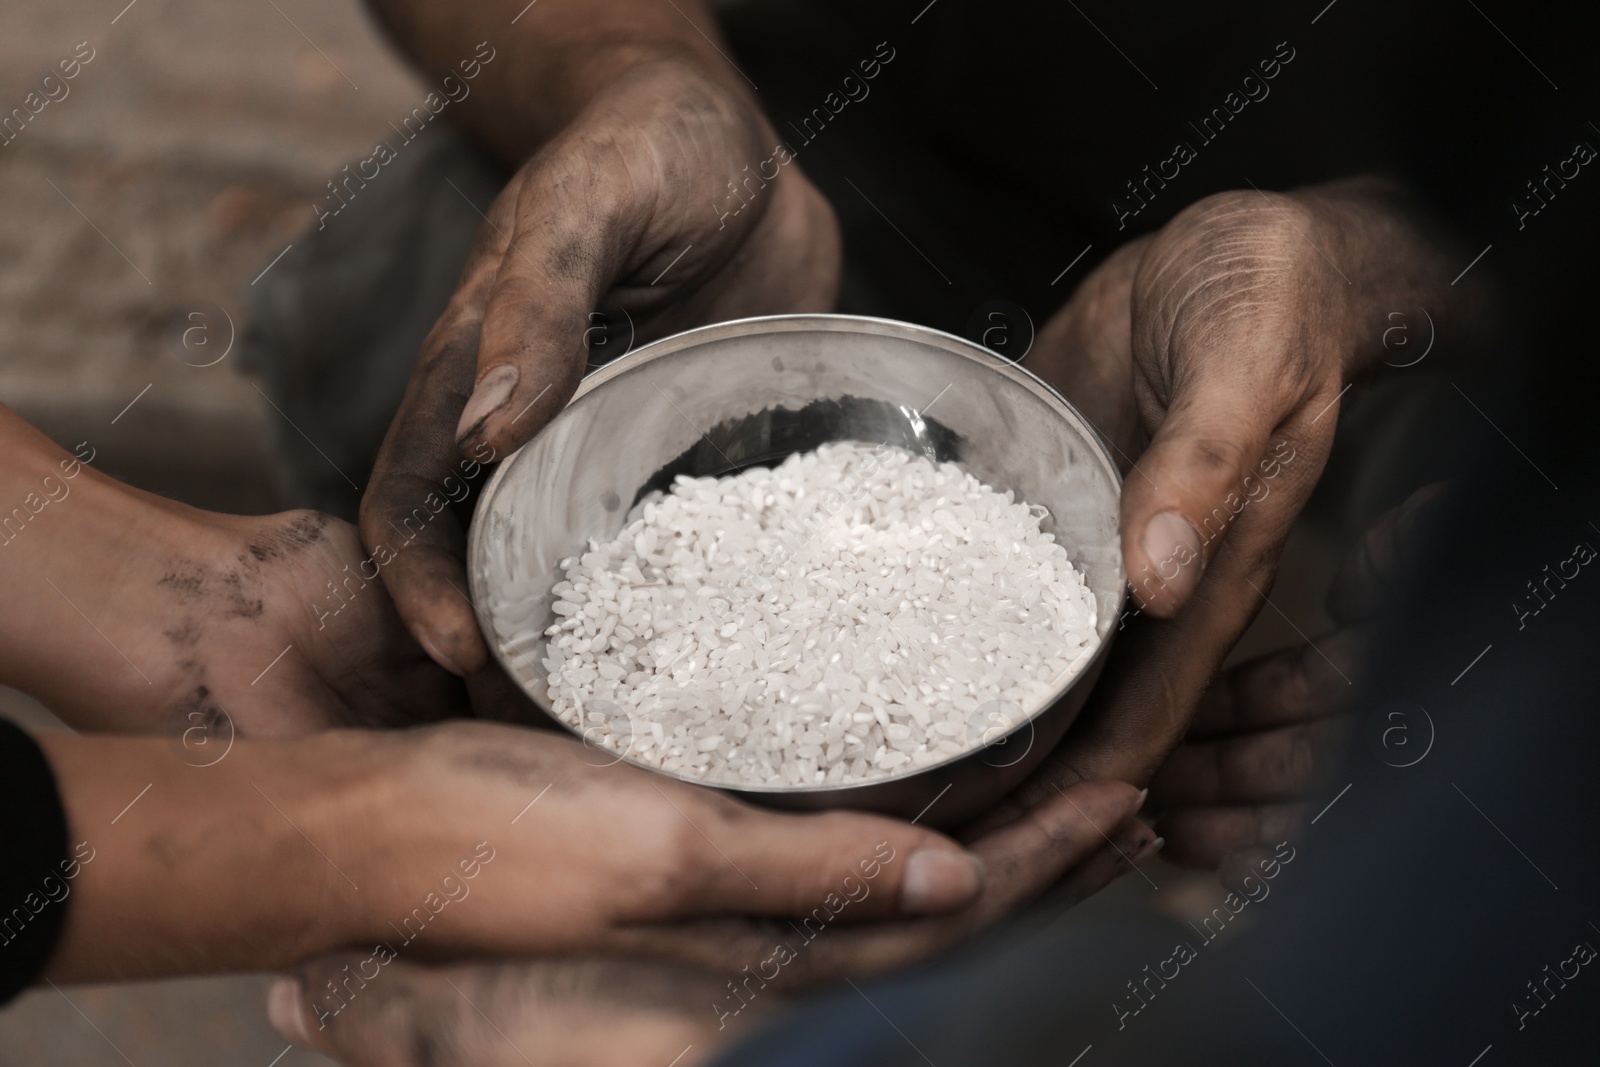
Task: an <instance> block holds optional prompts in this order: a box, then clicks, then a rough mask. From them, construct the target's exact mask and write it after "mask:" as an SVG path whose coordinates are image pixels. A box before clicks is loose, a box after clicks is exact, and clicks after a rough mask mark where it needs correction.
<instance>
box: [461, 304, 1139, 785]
mask: <svg viewBox="0 0 1600 1067" xmlns="http://www.w3.org/2000/svg"><path fill="white" fill-rule="evenodd" d="M808 330H811V331H821V332H824V333H857V334H862V335H866V336H873V337H893V338H897V339H900V340H908V341H919V342H923V343H927V344H932V345H933V346H934V347H937V348H940V349H943V350H944V351H946V352H949V353H950V354H952V355H957V356H962V357H964V358H966V359H969V360H972V361H973V362H975V363H981V364H983V365H984V366H986V367H988V368H989V369H991V370H993V371H995V372H997V373H999V374H1000V375H1001V376H1002V377H1004V378H1006V379H1008V380H1009V381H1011V382H1012V383H1013V384H1016V385H1019V386H1021V387H1023V388H1024V389H1026V390H1028V391H1029V392H1030V393H1032V394H1034V396H1036V397H1037V398H1038V399H1040V400H1041V401H1043V402H1044V403H1045V404H1046V405H1048V406H1049V407H1050V408H1052V409H1053V410H1054V411H1055V412H1056V414H1057V415H1058V416H1060V417H1061V418H1062V419H1063V420H1064V421H1066V422H1067V423H1069V424H1070V425H1071V426H1072V427H1073V428H1074V429H1075V430H1076V431H1077V432H1078V434H1079V436H1080V438H1081V439H1082V440H1083V442H1084V444H1086V445H1087V446H1088V447H1089V451H1090V453H1091V454H1092V455H1093V456H1094V457H1095V458H1097V459H1098V460H1099V461H1100V464H1101V466H1102V467H1103V468H1104V470H1105V473H1106V474H1107V475H1108V476H1109V477H1110V479H1111V484H1112V485H1113V486H1115V487H1117V488H1118V490H1119V491H1120V489H1121V486H1122V482H1123V478H1122V474H1121V472H1120V471H1118V470H1117V465H1116V463H1115V462H1114V461H1113V459H1112V458H1111V452H1110V447H1109V442H1108V441H1107V439H1106V438H1105V436H1104V435H1103V434H1102V433H1101V432H1100V430H1099V428H1098V427H1097V426H1095V425H1094V424H1093V423H1092V422H1090V421H1089V419H1088V418H1087V417H1086V416H1084V414H1083V413H1082V412H1080V411H1079V410H1078V409H1077V408H1076V407H1075V406H1073V404H1072V402H1071V401H1069V400H1067V398H1066V397H1064V396H1062V395H1061V393H1060V391H1058V390H1057V389H1056V388H1055V387H1054V386H1052V385H1051V384H1050V383H1048V382H1046V381H1045V380H1044V379H1042V378H1040V377H1039V376H1038V375H1037V374H1034V373H1033V372H1032V371H1030V370H1028V369H1027V368H1026V367H1023V366H1021V365H1020V364H1019V363H1016V362H1013V361H1012V360H1009V359H1006V358H1005V357H1003V356H999V355H996V354H995V353H993V352H991V351H990V350H989V349H987V348H985V347H983V346H982V345H980V344H977V343H976V342H974V341H970V340H968V339H967V338H965V337H958V336H956V335H955V334H952V333H947V332H945V331H944V330H938V329H935V328H933V327H931V326H922V325H919V324H917V323H912V322H903V321H901V320H899V319H886V318H880V317H876V316H871V315H849V314H840V313H837V312H827V313H823V312H816V313H800V314H787V315H757V316H750V317H746V318H741V319H727V320H725V321H722V322H716V323H712V324H710V325H707V326H697V327H693V328H691V329H688V330H683V331H681V332H679V333H675V334H670V335H668V336H666V337H662V338H659V339H657V340H655V341H650V342H648V343H646V344H643V345H640V346H639V347H638V348H635V349H633V350H631V351H628V352H624V353H623V354H622V355H620V356H618V357H616V358H615V359H613V360H611V361H610V362H609V363H606V364H605V365H603V366H601V367H599V368H597V369H595V370H593V371H591V372H590V373H588V374H587V375H585V376H584V378H583V380H582V381H581V382H579V384H578V388H577V389H576V390H575V391H574V392H573V394H572V397H571V399H569V400H568V401H567V402H566V404H564V405H562V408H561V410H560V411H558V412H556V414H555V415H554V416H552V417H551V419H550V422H549V423H546V427H548V426H549V425H551V424H553V423H554V422H555V421H556V420H557V419H559V418H561V416H562V415H564V414H565V413H566V412H567V410H568V409H570V408H571V407H572V406H573V405H574V404H576V403H577V402H578V401H579V400H581V399H583V398H584V397H585V396H588V395H589V394H590V393H593V392H594V391H595V390H597V389H599V388H601V387H602V386H604V385H605V384H606V383H607V382H609V381H611V380H613V379H615V378H618V377H621V376H622V375H624V374H627V373H629V372H630V371H633V370H636V369H638V368H639V367H642V366H644V365H645V364H647V363H652V362H654V361H655V360H657V359H661V358H663V357H666V356H670V355H674V354H676V353H678V352H682V351H684V350H686V349H691V348H695V347H698V346H699V345H701V344H704V343H707V342H711V341H722V340H729V339H733V338H739V337H752V336H759V335H763V334H774V333H802V332H805V331H808ZM941 395H942V394H941ZM937 399H938V398H937V397H935V398H934V400H937ZM927 406H928V407H932V406H933V400H930V401H929V402H928V405H927ZM923 410H926V408H923V409H919V411H918V414H920V413H921V411H923ZM544 432H545V430H544V429H542V428H541V429H540V431H539V433H538V434H535V435H534V436H533V437H532V438H530V439H529V440H528V442H527V443H526V444H524V445H522V446H521V447H520V448H517V449H515V450H514V451H512V452H510V453H509V454H507V455H506V456H505V457H504V458H503V459H501V460H500V461H499V462H498V463H497V465H496V467H495V470H494V473H493V474H491V475H490V476H489V480H488V481H487V482H485V483H484V487H483V490H482V492H481V493H480V494H479V497H478V501H477V504H476V505H475V506H474V509H473V519H472V523H471V526H470V528H469V530H468V533H467V590H468V592H469V593H470V594H471V598H472V602H473V603H472V606H473V610H474V613H475V614H476V615H477V616H478V617H479V621H480V623H483V624H487V626H486V628H487V630H488V631H489V632H488V633H485V634H484V635H483V637H484V641H485V643H486V644H488V646H489V651H490V653H491V654H492V655H493V656H494V658H495V661H496V662H497V663H499V665H500V667H501V669H502V670H504V671H505V673H506V674H507V675H508V676H509V677H510V678H511V680H512V681H513V682H515V683H516V685H517V688H519V689H521V690H522V692H523V694H524V695H525V696H526V697H527V698H528V700H529V701H530V702H532V703H533V705H534V706H535V707H537V708H538V709H539V710H540V711H541V712H543V713H544V715H545V716H546V717H547V718H549V719H550V720H551V721H552V722H555V723H558V724H559V725H560V726H561V728H562V729H563V730H565V731H566V732H567V733H568V734H570V735H572V736H573V737H575V738H576V739H577V740H579V741H581V742H582V743H583V744H584V746H585V747H592V748H594V749H596V750H597V751H600V752H604V753H605V754H606V755H608V756H613V757H615V759H614V760H613V763H628V764H630V765H632V766H634V767H638V768H641V769H643V770H647V771H651V772H653V773H655V774H661V775H665V776H667V777H669V778H675V779H677V780H678V781H680V782H686V783H688V784H690V785H698V786H704V787H707V788H712V789H721V790H728V791H733V792H737V793H750V794H776V795H781V794H805V793H824V792H839V793H849V792H851V791H853V790H866V789H873V788H877V787H881V786H884V785H887V784H889V783H891V782H899V781H904V780H907V779H910V778H915V777H918V776H921V775H924V774H928V773H931V772H933V771H937V770H939V769H940V768H948V767H950V766H951V765H952V764H955V763H958V762H961V761H963V760H967V759H970V758H971V757H972V756H974V755H976V754H977V753H980V752H983V751H985V750H986V749H988V748H991V747H993V746H994V745H997V744H1000V743H1003V742H1005V741H1008V740H1010V739H1011V738H1012V737H1014V736H1016V735H1017V734H1018V733H1020V732H1021V731H1022V730H1023V729H1024V728H1027V729H1029V730H1030V742H1029V747H1030V751H1031V747H1032V741H1031V737H1032V734H1031V731H1032V729H1033V726H1034V723H1035V722H1036V721H1037V720H1038V719H1039V718H1040V717H1041V716H1042V715H1044V714H1045V713H1046V712H1047V711H1049V710H1050V709H1051V708H1052V707H1054V706H1055V705H1056V704H1057V703H1059V702H1060V701H1062V700H1063V699H1065V698H1066V696H1067V694H1068V693H1069V692H1071V691H1072V689H1073V687H1074V686H1076V685H1077V684H1078V682H1079V681H1080V680H1081V679H1083V678H1084V677H1086V676H1091V675H1094V674H1096V673H1097V672H1095V671H1094V669H1093V668H1094V667H1095V664H1096V663H1097V662H1098V661H1099V660H1100V659H1101V658H1102V657H1103V656H1104V655H1105V654H1106V652H1107V650H1108V649H1109V648H1110V646H1111V638H1112V637H1113V636H1114V633H1115V631H1114V630H1108V631H1107V632H1106V634H1105V636H1103V637H1099V638H1098V641H1097V644H1096V646H1095V648H1094V650H1093V651H1092V652H1091V653H1090V654H1089V656H1087V657H1086V658H1085V659H1084V660H1083V661H1082V663H1081V664H1079V666H1078V668H1077V669H1076V670H1075V671H1074V672H1073V673H1072V675H1071V677H1070V678H1068V679H1067V680H1066V682H1065V683H1063V684H1062V685H1061V686H1060V688H1059V689H1057V690H1056V691H1055V692H1054V693H1053V694H1052V695H1051V696H1050V697H1049V698H1048V699H1047V700H1045V701H1043V702H1041V703H1040V705H1039V706H1038V707H1037V708H1035V709H1034V710H1033V711H1031V712H1030V713H1028V714H1027V715H1026V716H1025V717H1024V718H1023V719H1022V721H1020V722H1019V723H1017V724H1016V725H1015V726H1013V727H1012V728H1011V729H1010V730H1008V731H1007V732H1006V733H1005V734H1004V735H1002V736H1001V737H998V738H994V739H993V740H991V741H988V742H985V743H984V744H983V745H981V746H977V747H972V748H967V749H965V750H963V751H962V752H959V753H957V754H955V755H953V756H947V757H945V758H944V759H942V760H940V761H939V762H937V763H929V764H926V765H923V766H920V767H908V768H906V769H904V770H899V771H896V772H895V773H893V774H886V775H883V776H882V777H877V778H869V779H867V780H865V781H858V782H817V783H813V784H809V785H768V784H765V783H749V782H718V781H713V780H708V779H705V778H696V777H692V776H689V775H686V774H680V773H679V772H677V771H670V770H667V769H666V768H664V767H659V766H656V765H654V764H650V763H645V762H642V761H640V760H636V759H633V758H632V757H630V756H628V755H626V754H623V753H619V752H617V751H616V750H615V749H611V748H607V747H605V746H603V745H600V744H598V743H595V742H591V741H589V739H588V738H587V737H585V736H584V734H583V733H582V732H581V731H580V730H579V729H578V728H577V727H574V726H573V725H572V724H571V723H568V722H567V721H565V720H564V719H562V718H561V717H560V716H558V715H557V714H556V713H555V712H553V711H551V710H550V709H549V708H547V707H545V705H544V704H543V702H541V701H540V700H538V699H537V698H536V697H535V696H534V695H533V693H531V692H529V690H528V686H527V685H526V684H525V683H524V682H523V680H522V677H521V675H520V673H519V671H518V669H517V667H516V665H515V663H514V662H513V659H514V657H512V656H510V655H509V654H508V653H507V651H506V650H505V649H504V648H503V647H502V644H503V642H501V641H500V640H499V639H498V634H499V630H498V628H497V627H496V626H495V624H494V620H493V618H492V617H491V616H490V614H489V606H488V601H487V597H486V596H485V595H484V593H485V592H486V590H484V589H483V581H484V580H483V579H481V578H480V577H479V574H480V570H481V568H480V567H479V566H478V564H479V563H481V562H482V560H483V555H484V552H485V551H486V549H485V541H486V539H487V537H488V524H487V523H485V522H479V521H478V509H479V508H483V507H485V506H487V505H488V503H489V501H491V500H492V499H493V498H494V496H495V495H496V493H497V492H498V491H499V489H500V485H501V483H502V482H503V481H504V480H505V478H506V477H507V472H508V471H510V469H511V467H512V465H513V463H514V462H515V461H516V459H517V457H518V456H520V455H521V454H522V452H523V450H524V449H526V448H527V447H528V446H529V445H531V444H533V442H534V441H536V440H538V438H539V436H540V434H543V433H544ZM703 432H704V431H702V434H703ZM1116 536H1117V538H1118V539H1119V540H1120V538H1121V522H1120V518H1119V519H1118V521H1117V534H1116ZM1127 599H1128V584H1127V582H1126V581H1123V582H1121V583H1119V584H1118V586H1117V592H1116V597H1115V604H1114V605H1113V607H1112V612H1111V614H1112V615H1113V616H1115V617H1117V618H1120V617H1121V615H1122V609H1123V607H1124V606H1125V605H1126V603H1127ZM1098 622H1099V620H1097V629H1098ZM479 628H480V630H483V629H485V626H480V627H479ZM529 655H531V653H529ZM1025 756H1026V754H1024V757H1019V759H1021V758H1025ZM611 765H612V764H600V765H599V766H611ZM1010 765H1011V764H1002V765H1001V766H1010ZM940 795H941V796H942V795H943V794H942V793H941V794H940Z"/></svg>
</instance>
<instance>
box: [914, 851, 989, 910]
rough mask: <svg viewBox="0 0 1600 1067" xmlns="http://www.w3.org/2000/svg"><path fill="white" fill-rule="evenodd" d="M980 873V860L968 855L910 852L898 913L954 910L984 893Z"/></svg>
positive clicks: (960, 853) (981, 864)
mask: <svg viewBox="0 0 1600 1067" xmlns="http://www.w3.org/2000/svg"><path fill="white" fill-rule="evenodd" d="M983 873H984V872H983V861H982V860H980V859H979V858H978V857H977V856H974V855H972V854H971V853H970V852H951V851H949V850H947V849H933V848H930V849H923V850H922V851H921V852H913V853H912V854H911V858H910V859H908V860H906V876H905V880H904V881H903V882H901V883H900V910H901V911H902V912H905V913H906V914H908V915H939V914H942V913H944V912H948V911H954V910H956V909H957V908H959V907H961V906H962V905H964V904H967V903H969V902H970V901H971V900H972V899H973V898H974V897H976V896H977V895H978V894H979V893H980V892H982V891H983Z"/></svg>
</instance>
